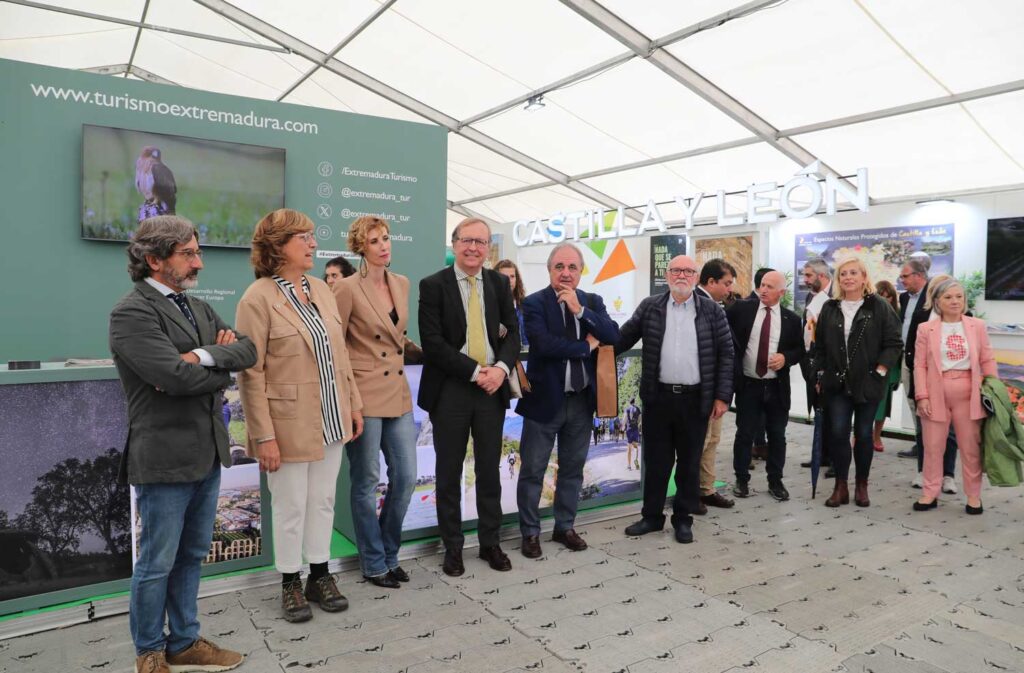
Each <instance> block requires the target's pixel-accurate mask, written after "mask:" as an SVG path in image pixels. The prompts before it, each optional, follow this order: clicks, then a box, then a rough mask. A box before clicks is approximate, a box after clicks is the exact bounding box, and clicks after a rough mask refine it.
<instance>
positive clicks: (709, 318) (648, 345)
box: [615, 255, 733, 543]
mask: <svg viewBox="0 0 1024 673" xmlns="http://www.w3.org/2000/svg"><path fill="white" fill-rule="evenodd" d="M665 279H666V280H667V281H668V288H669V289H668V291H667V292H664V293H661V294H656V295H654V296H651V297H648V298H647V299H644V300H643V301H642V302H640V305H639V306H637V308H636V311H635V312H634V313H633V317H631V318H630V319H629V320H628V321H626V324H625V325H623V326H622V328H621V329H620V330H619V332H620V334H621V337H620V339H619V343H618V344H616V346H615V352H616V353H622V352H624V351H627V350H629V349H630V348H632V347H633V345H634V344H635V343H636V342H637V341H638V340H640V339H643V342H644V343H643V355H642V360H641V362H642V364H643V369H642V373H641V375H640V399H641V401H642V402H643V405H644V410H643V411H644V465H645V469H646V471H645V473H644V505H643V509H642V511H641V517H642V518H641V519H640V520H639V521H637V522H636V523H633V524H631V525H629V526H627V527H626V531H625V532H626V535H644V534H645V533H651V532H654V531H659V530H661V529H662V528H663V527H664V526H665V514H664V509H665V494H666V491H667V489H668V478H669V475H670V474H671V473H672V468H673V466H675V468H676V477H675V482H676V496H675V500H674V501H673V504H672V526H673V528H675V538H676V541H677V542H682V543H688V542H693V529H692V525H693V516H692V515H693V514H695V513H696V512H697V511H698V510H699V507H700V459H701V454H702V450H703V448H704V437H705V435H706V434H707V426H708V421H709V420H711V419H715V418H721V416H722V414H724V413H725V412H726V410H728V408H729V400H731V399H732V385H733V381H732V368H733V344H732V333H731V332H730V331H729V323H728V322H727V321H726V318H725V311H723V310H722V307H721V306H719V305H718V304H716V303H715V302H714V301H713V300H711V299H708V298H707V297H704V296H702V295H699V294H697V293H695V292H694V291H693V288H694V286H695V285H696V284H697V283H696V281H697V266H696V264H694V262H693V260H692V259H691V258H689V257H687V256H686V255H679V256H677V257H673V258H672V259H671V260H670V261H669V264H668V268H667V269H666V271H665Z"/></svg>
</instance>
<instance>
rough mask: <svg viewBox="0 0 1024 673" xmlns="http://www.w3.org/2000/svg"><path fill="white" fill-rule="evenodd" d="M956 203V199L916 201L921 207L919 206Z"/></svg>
mask: <svg viewBox="0 0 1024 673" xmlns="http://www.w3.org/2000/svg"><path fill="white" fill-rule="evenodd" d="M954 201H956V199H946V198H939V199H923V200H921V201H915V202H914V203H915V204H917V205H919V206H924V205H928V204H931V203H953V202H954Z"/></svg>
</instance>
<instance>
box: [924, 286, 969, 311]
mask: <svg viewBox="0 0 1024 673" xmlns="http://www.w3.org/2000/svg"><path fill="white" fill-rule="evenodd" d="M932 283H933V284H934V285H935V287H933V288H930V290H929V292H928V304H930V305H931V306H930V308H931V309H932V311H934V312H935V314H936V315H938V316H940V317H941V316H942V311H940V310H939V297H941V296H942V295H944V294H946V293H947V292H949V291H950V290H952V289H953V288H954V287H958V288H960V289H961V290H963V289H964V286H963V285H962V284H961V283H960V281H959V280H957V279H956V278H953V277H947V278H945V279H944V280H942V281H940V282H938V283H935V281H932ZM964 311H965V312H966V311H967V293H966V292H964Z"/></svg>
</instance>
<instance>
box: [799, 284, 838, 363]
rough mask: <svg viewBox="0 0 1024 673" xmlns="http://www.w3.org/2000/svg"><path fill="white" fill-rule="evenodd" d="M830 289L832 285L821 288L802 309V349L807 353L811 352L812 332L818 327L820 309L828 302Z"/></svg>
mask: <svg viewBox="0 0 1024 673" xmlns="http://www.w3.org/2000/svg"><path fill="white" fill-rule="evenodd" d="M831 288H832V283H829V284H828V285H827V286H825V287H823V288H821V291H820V292H816V293H814V294H813V295H812V296H811V300H810V301H809V302H807V306H805V307H804V348H806V349H807V350H808V351H810V350H811V344H812V343H814V330H815V328H817V326H818V316H819V315H821V307H822V306H824V305H825V302H827V301H828V295H829V291H830V290H831Z"/></svg>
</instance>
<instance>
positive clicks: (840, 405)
mask: <svg viewBox="0 0 1024 673" xmlns="http://www.w3.org/2000/svg"><path fill="white" fill-rule="evenodd" d="M825 409H826V423H827V424H828V428H827V429H826V430H825V441H827V442H828V444H829V446H828V452H829V455H830V456H831V457H832V468H833V469H834V470H835V471H836V479H839V480H841V481H846V480H847V479H848V478H849V475H850V453H851V449H850V428H851V426H852V427H853V449H852V453H853V460H854V462H855V463H856V465H857V479H863V480H865V481H867V478H868V474H869V473H870V472H871V459H872V458H874V455H875V446H874V438H873V437H872V434H871V433H872V432H873V431H874V427H875V413H876V412H877V411H878V400H869V401H867V402H860V403H857V402H854V401H853V398H852V397H850V396H849V395H847V394H846V393H845V392H836V393H829V394H828V395H827V396H826V398H825Z"/></svg>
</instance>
